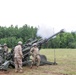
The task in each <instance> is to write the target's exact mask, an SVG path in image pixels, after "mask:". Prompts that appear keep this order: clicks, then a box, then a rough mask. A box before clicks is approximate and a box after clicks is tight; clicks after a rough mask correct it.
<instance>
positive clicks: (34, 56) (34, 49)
mask: <svg viewBox="0 0 76 75" xmlns="http://www.w3.org/2000/svg"><path fill="white" fill-rule="evenodd" d="M30 54H31V55H32V64H31V68H32V65H33V64H34V63H36V60H37V64H36V66H37V67H38V66H39V65H40V56H39V49H38V47H37V43H34V44H33V47H32V48H31V49H30Z"/></svg>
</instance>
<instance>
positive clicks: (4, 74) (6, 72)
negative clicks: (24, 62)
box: [0, 71, 9, 75]
mask: <svg viewBox="0 0 76 75" xmlns="http://www.w3.org/2000/svg"><path fill="white" fill-rule="evenodd" d="M8 74H9V72H8V71H0V75H8Z"/></svg>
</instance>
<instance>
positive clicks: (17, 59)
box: [14, 41, 23, 72]
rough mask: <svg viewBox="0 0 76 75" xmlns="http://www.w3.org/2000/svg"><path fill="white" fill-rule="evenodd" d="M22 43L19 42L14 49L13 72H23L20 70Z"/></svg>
mask: <svg viewBox="0 0 76 75" xmlns="http://www.w3.org/2000/svg"><path fill="white" fill-rule="evenodd" d="M22 58H23V53H22V42H21V41H19V42H18V45H17V46H16V47H15V48H14V63H15V72H18V70H19V72H23V70H22V69H23V68H22Z"/></svg>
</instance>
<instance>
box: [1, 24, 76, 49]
mask: <svg viewBox="0 0 76 75" xmlns="http://www.w3.org/2000/svg"><path fill="white" fill-rule="evenodd" d="M37 30H38V28H36V27H35V28H34V27H33V26H28V25H27V24H25V25H23V26H22V27H18V25H16V26H15V27H14V26H13V25H11V26H10V27H2V26H0V44H1V45H3V44H4V43H7V45H8V47H10V48H12V47H14V46H15V45H17V43H18V41H20V40H21V41H22V42H23V44H25V43H26V41H27V40H28V39H30V38H33V39H35V38H39V37H38V36H37V35H36V34H37ZM42 47H43V48H76V32H64V33H60V34H58V35H57V36H56V37H55V38H52V39H50V40H49V41H48V42H47V43H45V44H43V46H42Z"/></svg>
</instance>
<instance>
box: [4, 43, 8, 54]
mask: <svg viewBox="0 0 76 75" xmlns="http://www.w3.org/2000/svg"><path fill="white" fill-rule="evenodd" d="M4 53H5V55H6V54H7V53H8V47H7V44H6V43H4Z"/></svg>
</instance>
